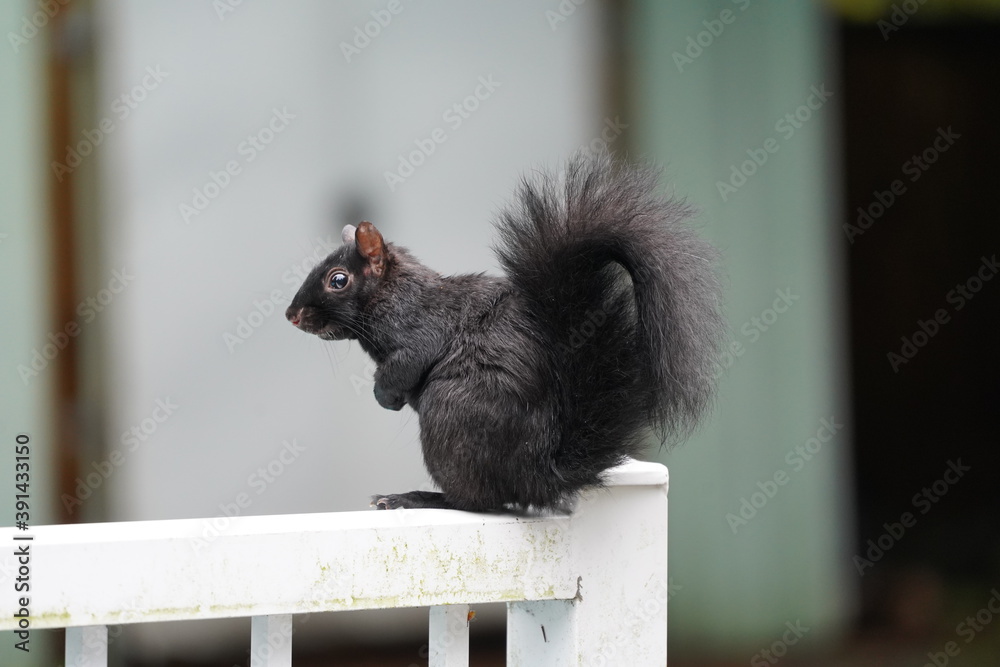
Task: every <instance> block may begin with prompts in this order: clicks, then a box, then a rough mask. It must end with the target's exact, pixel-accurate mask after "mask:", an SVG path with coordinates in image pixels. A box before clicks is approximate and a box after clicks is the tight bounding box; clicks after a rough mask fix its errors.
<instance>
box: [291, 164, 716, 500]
mask: <svg viewBox="0 0 1000 667" xmlns="http://www.w3.org/2000/svg"><path fill="white" fill-rule="evenodd" d="M656 191H657V173H656V171H655V170H654V169H651V168H649V167H646V166H626V165H621V164H617V163H615V162H614V161H613V160H612V158H611V157H610V156H609V155H607V154H598V155H588V154H585V153H584V154H579V155H577V156H575V157H574V158H571V159H570V160H569V162H568V163H567V165H566V169H565V172H564V176H562V177H560V175H556V174H543V175H541V176H539V177H536V178H534V179H525V180H524V181H523V182H522V184H521V186H520V188H519V190H518V193H517V197H516V199H515V201H514V203H513V204H511V205H509V206H508V207H507V208H506V209H505V210H503V211H502V212H501V213H500V216H499V220H498V222H497V231H498V233H499V243H498V244H497V245H496V246H495V248H494V250H495V252H496V254H497V256H498V258H499V260H500V264H501V265H502V267H503V269H504V271H505V274H506V275H505V276H504V277H491V276H487V275H484V274H471V275H456V276H443V275H441V274H439V273H437V272H436V271H433V270H431V269H429V268H427V267H426V266H424V265H423V264H421V263H420V262H419V261H417V259H415V258H414V257H413V255H411V254H410V253H409V252H408V251H407V250H406V249H405V248H401V247H399V246H396V245H394V244H392V243H386V242H385V241H384V240H383V238H382V235H381V234H380V233H379V231H378V230H377V229H376V228H375V226H374V225H372V224H371V223H370V222H362V223H360V224H359V225H358V227H357V228H355V227H353V226H351V225H348V226H347V227H345V228H344V231H343V241H344V245H342V246H341V247H340V248H339V249H337V250H336V251H334V252H333V253H332V254H330V256H329V257H327V258H326V259H325V260H324V261H323V262H321V263H320V264H319V265H318V266H316V267H315V268H314V269H313V270H312V271H311V272H310V274H309V275H308V276H307V278H306V280H305V281H304V283H303V284H302V287H301V288H300V289H299V291H298V293H297V294H296V295H295V297H294V298H293V299H292V302H291V305H290V306H289V307H288V309H287V311H286V317H287V318H288V320H289V321H290V322H291V323H292V324H294V325H295V326H296V327H298V328H299V329H301V330H302V331H305V332H307V333H311V334H315V335H317V336H319V337H320V338H322V339H323V340H343V339H356V340H358V342H359V343H360V344H361V347H362V348H363V349H364V350H365V352H367V353H368V354H369V355H370V356H371V358H372V359H373V360H374V361H375V363H376V364H377V370H376V371H375V399H376V400H377V401H378V402H379V404H381V405H382V406H383V407H385V408H388V409H389V410H400V409H401V408H402V407H403V406H404V405H409V406H410V407H411V408H413V410H414V411H415V412H416V413H417V415H418V416H419V420H420V442H421V446H422V449H423V456H424V463H425V465H426V467H427V470H428V472H429V473H430V476H431V478H432V479H433V480H434V482H435V483H436V484H437V485H438V487H439V488H440V489H441V492H440V493H437V492H427V491H411V492H409V493H401V494H386V495H381V494H379V495H375V496H373V497H372V504H373V505H374V506H375V507H377V508H378V509H395V508H402V507H405V508H418V507H434V508H454V509H462V510H472V511H488V510H504V509H507V510H510V509H514V510H529V509H535V510H551V509H563V510H565V509H566V508H567V507H568V506H569V504H571V503H572V500H573V499H574V497H575V495H576V493H577V492H578V491H579V490H580V489H582V488H584V487H587V486H593V485H600V483H601V473H602V472H603V471H605V470H607V469H608V468H610V467H613V466H615V465H618V464H620V463H621V462H623V461H624V460H625V459H626V457H630V456H634V455H636V454H638V453H639V452H640V451H641V450H642V448H643V445H644V441H645V440H646V436H647V429H648V427H649V426H653V427H655V428H656V429H657V431H658V433H659V434H660V436H661V439H663V440H668V439H669V440H671V441H672V440H676V439H679V438H682V437H683V436H685V435H687V434H688V433H689V432H690V431H691V429H692V428H693V427H694V426H695V425H696V423H697V422H698V421H699V419H700V418H701V417H702V416H703V414H704V413H705V412H706V411H707V408H708V406H709V405H710V403H711V401H712V396H713V380H712V377H713V363H714V361H715V356H716V353H717V350H718V348H719V344H720V342H721V337H722V332H723V330H724V325H723V320H722V316H721V313H720V304H721V295H720V288H719V282H718V280H717V277H716V273H715V262H716V254H715V252H714V250H713V249H712V248H711V246H710V245H709V244H708V243H706V242H705V241H703V240H701V239H700V238H699V237H698V236H697V235H696V234H695V233H694V232H693V231H692V230H691V229H690V228H689V226H688V225H687V222H686V221H687V219H689V218H690V209H689V208H688V207H687V206H686V205H685V204H684V203H683V202H680V201H678V200H675V199H667V198H662V197H660V196H659V195H657V193H656Z"/></svg>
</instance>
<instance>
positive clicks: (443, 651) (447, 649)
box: [427, 604, 469, 667]
mask: <svg viewBox="0 0 1000 667" xmlns="http://www.w3.org/2000/svg"><path fill="white" fill-rule="evenodd" d="M429 625H430V629H429V632H428V633H427V642H428V646H429V655H428V663H427V665H428V667H469V605H467V604H448V605H437V606H434V607H431V609H430V624H429Z"/></svg>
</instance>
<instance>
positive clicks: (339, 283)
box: [330, 273, 348, 289]
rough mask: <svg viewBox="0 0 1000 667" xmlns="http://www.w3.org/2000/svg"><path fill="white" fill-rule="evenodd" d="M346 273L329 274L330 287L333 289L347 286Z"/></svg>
mask: <svg viewBox="0 0 1000 667" xmlns="http://www.w3.org/2000/svg"><path fill="white" fill-rule="evenodd" d="M347 282H348V278H347V274H346V273H335V274H333V275H332V276H330V287H332V288H333V289H344V288H345V287H347Z"/></svg>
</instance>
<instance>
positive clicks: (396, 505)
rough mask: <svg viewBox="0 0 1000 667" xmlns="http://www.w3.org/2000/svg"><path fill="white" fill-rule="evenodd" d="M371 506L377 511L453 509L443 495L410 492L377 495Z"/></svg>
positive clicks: (430, 492) (373, 498) (428, 492)
mask: <svg viewBox="0 0 1000 667" xmlns="http://www.w3.org/2000/svg"><path fill="white" fill-rule="evenodd" d="M371 506H372V507H374V508H375V509H377V510H396V509H454V508H453V506H452V504H451V503H449V502H448V501H447V500H446V499H445V497H444V494H443V493H437V492H435V491H410V492H409V493H389V494H381V493H377V494H375V495H374V496H372V499H371Z"/></svg>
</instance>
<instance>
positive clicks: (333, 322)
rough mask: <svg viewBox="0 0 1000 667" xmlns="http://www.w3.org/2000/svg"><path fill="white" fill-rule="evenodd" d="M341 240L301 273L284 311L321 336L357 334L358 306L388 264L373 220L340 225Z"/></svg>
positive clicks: (360, 308) (301, 326)
mask: <svg viewBox="0 0 1000 667" xmlns="http://www.w3.org/2000/svg"><path fill="white" fill-rule="evenodd" d="M341 238H342V239H343V241H344V244H343V245H342V246H340V247H339V248H337V249H336V250H334V251H333V252H332V253H330V255H329V256H328V257H327V258H326V259H324V260H323V261H322V262H320V263H319V264H318V265H317V266H316V267H314V268H313V270H312V271H310V272H309V275H308V276H306V279H305V281H303V283H302V287H300V288H299V291H298V292H297V293H296V294H295V298H293V299H292V303H291V305H290V306H288V309H287V310H286V311H285V317H287V318H288V321H289V322H291V323H292V324H294V325H295V326H296V327H298V328H299V329H301V330H302V331H305V332H306V333H311V334H315V335H317V336H319V337H320V338H322V339H324V340H343V339H345V338H357V335H358V331H359V328H360V327H361V324H362V322H361V320H362V317H363V310H364V305H365V304H367V303H368V301H369V300H370V299H371V297H372V295H373V294H374V293H375V290H376V288H377V287H378V283H379V281H380V280H381V279H382V278H383V277H384V276H385V273H386V270H387V268H388V266H389V250H388V248H387V247H386V244H385V241H384V240H383V239H382V235H381V234H380V233H379V231H378V230H377V229H375V225H373V224H372V223H370V222H362V223H361V224H359V225H358V226H357V228H355V227H354V226H353V225H347V226H346V227H344V231H343V233H342V234H341Z"/></svg>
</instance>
